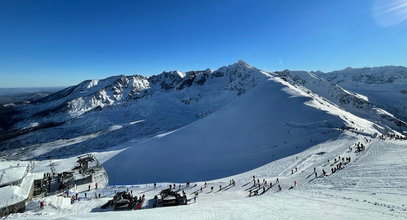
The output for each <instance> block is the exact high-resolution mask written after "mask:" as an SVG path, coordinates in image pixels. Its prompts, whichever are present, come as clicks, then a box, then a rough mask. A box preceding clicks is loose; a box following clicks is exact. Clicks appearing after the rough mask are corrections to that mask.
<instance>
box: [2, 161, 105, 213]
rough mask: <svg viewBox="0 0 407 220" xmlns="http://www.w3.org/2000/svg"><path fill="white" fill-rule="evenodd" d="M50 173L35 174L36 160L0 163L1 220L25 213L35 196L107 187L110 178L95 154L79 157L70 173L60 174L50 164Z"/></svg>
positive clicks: (61, 172) (66, 171) (64, 171)
mask: <svg viewBox="0 0 407 220" xmlns="http://www.w3.org/2000/svg"><path fill="white" fill-rule="evenodd" d="M50 167H51V169H50V172H49V173H46V172H36V171H35V161H18V162H17V161H1V163H0V217H1V216H5V215H8V214H10V213H17V212H24V211H25V205H26V203H27V202H28V201H30V200H31V199H32V198H33V197H37V198H38V197H39V198H42V197H46V196H49V195H64V193H65V192H67V191H71V192H81V191H85V190H88V189H89V187H91V186H92V187H93V186H94V185H95V184H98V186H99V187H105V186H106V185H107V184H108V176H107V174H106V171H105V170H104V168H103V167H102V166H101V164H100V163H99V161H98V160H97V159H96V157H94V156H93V155H92V154H86V155H82V156H79V157H78V160H77V162H76V164H75V165H73V168H72V169H71V170H61V171H59V172H57V169H56V168H55V166H54V164H53V163H50Z"/></svg>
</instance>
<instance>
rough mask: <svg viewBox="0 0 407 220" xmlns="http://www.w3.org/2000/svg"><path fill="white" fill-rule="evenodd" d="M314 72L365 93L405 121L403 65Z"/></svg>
mask: <svg viewBox="0 0 407 220" xmlns="http://www.w3.org/2000/svg"><path fill="white" fill-rule="evenodd" d="M317 74H318V75H319V76H320V77H322V78H324V79H326V80H327V81H329V82H331V83H334V84H337V85H340V86H341V87H343V88H345V89H347V90H351V91H354V92H357V93H360V94H363V95H365V96H366V97H368V99H369V101H370V102H371V103H373V104H374V105H376V106H378V107H380V108H383V109H385V110H387V111H388V112H390V113H392V114H394V115H395V116H396V117H398V118H400V119H402V120H404V121H407V68H405V67H401V66H384V67H374V68H346V69H344V70H339V71H333V72H330V73H321V72H317Z"/></svg>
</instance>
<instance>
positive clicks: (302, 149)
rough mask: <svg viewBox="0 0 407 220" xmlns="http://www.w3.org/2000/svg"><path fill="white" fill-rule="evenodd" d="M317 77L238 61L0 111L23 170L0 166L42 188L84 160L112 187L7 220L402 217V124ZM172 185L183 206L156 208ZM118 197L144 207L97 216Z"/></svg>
mask: <svg viewBox="0 0 407 220" xmlns="http://www.w3.org/2000/svg"><path fill="white" fill-rule="evenodd" d="M321 74H322V73H321ZM324 78H325V77H323V76H322V77H321V76H320V74H316V73H312V72H311V73H309V72H304V71H288V70H287V71H281V72H272V73H271V72H266V71H262V70H259V69H257V68H255V67H253V66H250V65H249V64H247V63H245V62H243V61H239V62H237V63H235V64H232V65H229V66H225V67H222V68H220V69H218V70H215V71H212V70H209V69H208V70H203V71H191V72H186V73H183V72H180V71H171V72H163V73H162V74H159V75H156V76H151V77H143V76H139V75H135V76H115V77H110V78H107V79H103V80H90V81H85V82H83V83H80V84H78V85H76V86H73V87H70V88H66V89H64V90H61V91H59V92H57V93H55V94H53V95H50V96H47V97H45V98H43V99H40V100H38V101H36V102H33V103H30V104H26V105H20V106H14V107H13V108H11V107H10V106H9V107H5V112H7V114H6V115H3V116H2V117H9V118H10V119H12V120H14V121H11V122H10V123H8V124H9V128H7V127H4V129H5V130H6V131H4V132H2V133H1V134H0V136H1V138H2V139H1V142H0V153H1V156H2V157H3V158H16V159H18V160H19V161H7V162H6V161H3V160H0V163H2V165H3V166H4V167H8V166H9V163H11V164H19V163H20V162H21V159H30V158H37V159H39V160H37V161H36V162H35V163H34V162H33V163H34V164H35V166H33V168H32V172H33V173H34V174H35V175H36V176H40V177H41V176H43V175H44V172H45V173H48V172H50V164H52V166H53V168H54V169H55V170H56V172H58V173H62V172H64V171H67V170H70V169H71V168H72V166H73V164H74V163H75V161H76V156H77V155H78V154H80V153H84V152H92V153H93V154H94V155H95V156H96V157H97V158H98V159H99V161H100V162H101V163H102V165H103V166H104V168H105V169H106V171H107V173H108V176H109V180H110V186H109V187H107V188H100V187H99V188H97V189H96V187H95V188H93V186H96V185H95V184H96V183H97V182H96V181H95V182H92V183H91V185H89V186H92V189H89V190H88V189H87V191H82V192H78V193H79V194H78V196H79V198H80V201H74V203H73V204H70V203H71V200H70V199H69V198H65V199H64V198H63V197H59V196H56V195H55V196H49V197H47V198H45V199H44V198H37V199H34V200H33V201H31V202H29V204H28V205H27V212H25V213H19V214H13V215H10V216H9V218H10V219H27V218H29V219H54V218H67V219H77V218H88V219H107V218H109V219H110V218H112V217H113V218H115V217H116V218H117V217H118V216H120V217H119V218H123V219H127V218H134V217H141V218H143V219H144V218H145V219H158V218H163V217H164V216H165V217H166V218H169V219H191V217H193V218H198V219H200V218H215V219H224V218H233V219H235V218H236V219H251V218H257V217H258V218H264V216H267V217H266V218H268V217H270V218H276V219H281V218H283V219H284V218H295V219H302V218H312V219H327V218H328V219H329V218H332V219H343V217H351V218H352V217H353V218H358V219H400V218H405V217H406V207H405V204H406V201H407V200H406V197H405V189H406V184H405V183H406V175H405V173H406V172H405V171H406V166H405V159H404V158H405V156H406V155H407V150H406V149H407V148H406V140H401V138H395V136H394V135H392V134H396V135H400V136H401V133H405V132H406V131H407V127H406V124H405V122H404V121H402V120H400V119H398V118H397V117H395V116H393V115H392V114H390V113H388V112H387V111H386V110H383V109H381V108H379V107H378V106H377V105H376V104H375V103H373V102H371V101H370V98H369V97H366V96H364V95H361V94H358V93H355V92H353V91H350V90H349V89H344V88H342V86H339V85H337V84H334V83H331V82H329V81H327V80H325V79H324ZM381 134H388V135H387V136H385V135H381ZM361 144H362V145H363V147H361ZM48 156H49V157H51V158H52V159H50V160H48V159H46V158H48ZM345 158H346V159H345ZM348 158H349V159H348ZM253 176H255V178H256V179H257V180H258V184H257V186H256V185H253V178H254V177H253ZM232 178H233V179H234V180H235V181H236V185H232V184H231V182H230V180H231V179H232ZM187 181H188V182H192V184H191V186H189V187H188V186H186V185H185V184H184V185H182V186H181V184H180V183H182V182H187ZM153 183H157V184H153ZM270 183H272V184H270ZM169 184H176V185H177V186H178V187H179V188H178V189H179V191H180V192H181V190H182V191H185V192H186V195H187V196H188V198H190V200H189V201H188V205H187V206H181V207H174V208H171V209H169V208H168V209H167V208H154V209H152V207H153V205H152V204H153V203H154V200H153V199H152V198H154V196H155V195H157V194H159V192H160V191H161V190H163V189H166V188H167V187H168V185H169ZM200 187H202V189H200ZM378 189H380V190H378ZM126 190H127V191H130V192H132V193H134V194H133V195H137V196H138V197H140V196H141V195H145V196H146V202H145V203H144V204H143V205H142V206H143V208H142V209H144V210H141V211H140V210H139V211H134V210H133V211H130V210H129V211H122V212H111V211H104V212H103V213H100V212H101V211H102V210H101V209H100V206H101V205H102V204H104V203H106V202H107V201H108V200H109V199H111V197H112V196H113V195H114V194H115V192H116V191H126ZM196 192H199V198H198V200H197V201H196V202H192V199H191V197H192V196H193V195H194V193H196ZM98 194H101V198H90V197H93V195H95V197H96V195H98ZM249 195H250V196H249ZM9 197H11V195H10V196H8V197H7V198H9ZM249 197H250V198H249ZM7 198H6V199H4V198H1V199H2V201H3V203H7V202H8V200H7ZM61 200H65V201H66V202H60V201H61ZM41 201H45V203H46V205H45V207H44V208H43V209H40V208H38V207H39V203H40V202H41ZM65 203H66V204H65ZM264 204H267V205H264ZM225 210H226V211H225ZM282 210H283V211H282ZM202 213H204V214H202Z"/></svg>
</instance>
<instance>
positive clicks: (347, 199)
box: [6, 132, 407, 219]
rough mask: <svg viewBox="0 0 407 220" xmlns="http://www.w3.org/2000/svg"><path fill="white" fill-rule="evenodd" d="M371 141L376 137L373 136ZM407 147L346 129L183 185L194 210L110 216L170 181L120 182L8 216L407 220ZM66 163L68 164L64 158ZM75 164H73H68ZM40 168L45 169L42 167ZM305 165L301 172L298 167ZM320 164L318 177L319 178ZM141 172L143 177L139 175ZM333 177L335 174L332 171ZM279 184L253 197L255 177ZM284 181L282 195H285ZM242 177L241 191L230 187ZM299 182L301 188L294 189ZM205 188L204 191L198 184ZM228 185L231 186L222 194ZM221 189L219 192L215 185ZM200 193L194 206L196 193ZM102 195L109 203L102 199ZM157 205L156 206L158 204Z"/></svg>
mask: <svg viewBox="0 0 407 220" xmlns="http://www.w3.org/2000/svg"><path fill="white" fill-rule="evenodd" d="M369 140H370V138H369ZM357 142H361V143H363V144H364V145H365V146H366V150H365V151H361V152H359V153H357V152H355V149H354V148H353V149H352V152H349V147H352V146H354V144H355V143H357ZM338 156H342V157H351V158H352V160H351V162H350V163H348V164H346V165H345V167H344V168H343V169H341V170H339V171H337V172H336V173H334V174H332V175H329V176H326V177H322V176H321V175H320V172H321V169H325V170H327V171H328V170H330V168H331V167H333V166H331V165H330V164H328V163H327V160H328V159H329V160H330V163H333V160H334V158H337V157H338ZM406 159H407V143H406V142H405V141H391V140H386V141H381V140H378V139H372V141H371V142H366V141H365V139H364V136H362V135H357V134H355V133H351V132H346V133H345V134H343V135H342V136H340V137H339V138H338V139H336V140H333V141H328V142H325V143H322V144H318V145H316V146H313V147H311V148H309V149H307V150H305V151H303V152H301V153H298V154H295V155H292V156H290V157H286V158H282V159H280V160H276V161H274V162H271V163H268V164H266V165H264V166H261V167H259V168H256V169H253V170H250V171H247V172H244V173H241V174H238V175H235V176H230V177H226V178H221V179H216V180H212V181H207V183H208V186H207V187H206V188H203V191H202V192H200V188H201V187H203V186H204V182H193V183H191V187H189V188H185V183H175V184H176V188H177V189H178V185H179V184H182V188H181V190H185V192H186V193H187V195H188V199H189V200H190V201H189V205H187V206H178V207H170V208H150V207H149V203H148V201H147V202H146V203H145V205H144V207H143V209H141V210H132V211H105V210H102V209H100V206H101V205H102V204H103V203H105V202H106V201H108V200H109V199H110V198H111V197H112V195H113V194H114V193H115V192H116V191H126V190H129V191H130V190H132V191H133V195H138V196H140V195H142V194H145V195H146V198H147V200H148V199H151V198H152V197H153V196H154V195H155V194H157V193H159V191H160V190H162V189H164V188H166V187H167V186H168V185H169V184H170V183H167V182H165V183H158V184H157V188H156V189H154V187H153V184H151V183H150V184H141V185H116V186H110V187H108V188H105V189H98V190H94V189H92V190H91V191H90V192H87V198H85V197H84V193H80V194H79V196H80V197H81V200H80V201H76V202H75V203H74V204H72V205H70V204H69V200H67V201H65V202H63V201H59V200H62V199H57V198H56V197H51V198H47V199H46V200H45V202H46V204H47V205H46V207H45V208H44V209H42V210H41V209H39V201H40V200H34V201H33V202H31V203H30V204H29V205H28V211H26V212H25V213H19V214H13V215H10V216H8V217H6V218H7V219H112V218H113V219H133V218H138V219H163V218H165V219H255V218H260V219H406V218H407V196H406V192H407V166H406ZM60 163H61V164H62V163H63V161H60ZM66 163H68V161H66ZM38 166H40V165H38ZM295 167H297V172H294V174H291V170H292V169H295ZM314 167H315V168H316V171H317V175H318V177H317V178H315V175H314V173H313V172H314V171H313V169H314ZM133 172H136V170H134V171H133ZM328 173H329V174H330V171H329V172H328ZM253 175H255V176H256V179H257V178H258V179H260V182H262V181H263V179H265V180H267V182H268V183H269V182H270V181H271V182H272V183H273V187H272V188H271V189H269V190H267V191H266V192H265V193H264V194H261V193H262V189H260V191H259V193H260V194H261V195H258V196H252V197H248V194H249V193H248V189H250V188H251V187H252V185H253V183H252V176H253ZM276 178H279V182H280V186H281V187H282V191H281V192H280V191H278V188H277V185H276ZM230 179H234V180H235V181H236V186H234V187H233V186H228V185H229V180H230ZM294 181H296V182H297V186H295V187H294V188H293V189H291V190H289V189H288V188H289V187H290V186H292V185H293V184H294ZM195 184H197V185H196V186H194V185H195ZM220 185H222V186H223V189H222V190H219V186H220ZM211 186H214V190H213V192H211V190H210V187H211ZM197 190H198V192H199V196H198V198H197V200H196V202H194V201H193V199H192V198H193V196H192V193H193V192H195V191H197ZM95 193H97V194H99V193H101V195H102V198H100V199H95V198H94V195H95ZM150 205H151V204H150Z"/></svg>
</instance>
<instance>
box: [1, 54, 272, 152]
mask: <svg viewBox="0 0 407 220" xmlns="http://www.w3.org/2000/svg"><path fill="white" fill-rule="evenodd" d="M268 77H270V76H269V74H268V73H266V72H264V71H261V70H259V69H257V68H255V67H253V66H250V65H248V64H247V63H245V62H243V61H239V62H237V63H235V64H232V65H229V66H226V67H222V68H220V69H218V70H216V71H212V70H209V69H207V70H203V71H190V72H186V73H182V72H180V71H171V72H163V73H161V74H159V75H156V76H151V77H148V78H147V77H143V76H139V75H135V76H114V77H109V78H107V79H103V80H88V81H84V82H82V83H80V84H78V85H76V86H72V87H69V88H66V89H64V90H61V91H59V92H57V93H55V94H53V95H50V96H48V97H45V98H43V99H40V100H38V101H37V102H35V103H31V104H29V105H23V106H20V107H18V108H16V109H15V110H16V111H19V112H20V114H17V115H14V116H13V118H12V120H14V121H16V123H15V124H14V125H13V126H12V128H11V129H10V130H9V131H7V132H3V135H2V139H3V142H2V143H1V144H0V149H1V150H2V154H3V155H8V156H10V155H12V157H20V156H21V155H26V156H28V157H32V156H40V155H42V154H44V153H47V152H49V151H52V152H50V154H51V155H53V156H56V155H59V156H63V155H64V154H75V153H79V152H86V151H88V150H90V149H105V148H107V147H112V146H115V145H117V144H120V143H123V142H126V141H129V140H133V141H134V140H138V141H141V140H143V139H146V138H148V137H152V136H154V135H156V134H159V133H163V132H169V131H172V130H174V129H177V128H180V127H182V126H184V125H186V124H189V123H191V122H193V121H195V120H197V119H200V118H203V117H205V116H207V115H208V114H210V113H212V112H215V111H216V110H218V109H219V108H221V107H223V106H225V105H226V104H228V103H230V102H232V101H234V100H235V99H236V98H237V97H239V96H241V95H242V94H244V93H245V92H246V91H249V90H250V89H251V88H253V87H255V86H256V85H257V84H259V83H261V82H262V81H264V80H266V79H267V78H268ZM112 137H115V138H112ZM16 146H17V147H16ZM28 149H30V150H28ZM8 150H10V151H8ZM37 150H38V151H37ZM10 152H13V153H10ZM44 156H45V155H44Z"/></svg>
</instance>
